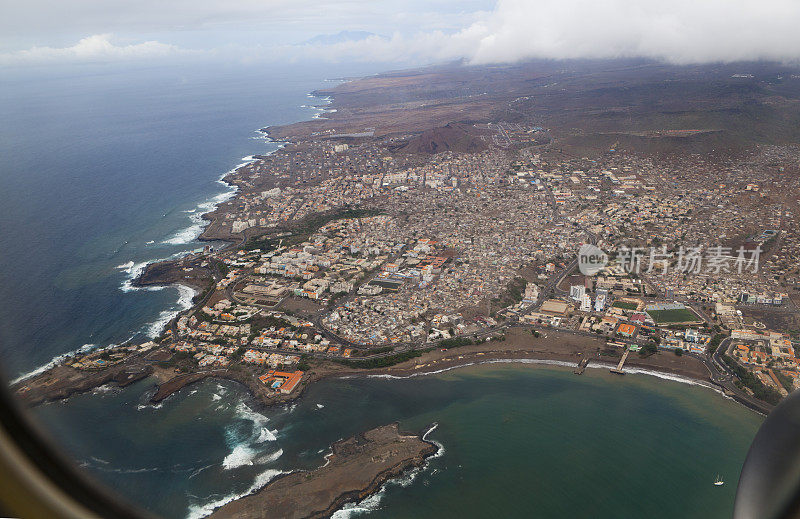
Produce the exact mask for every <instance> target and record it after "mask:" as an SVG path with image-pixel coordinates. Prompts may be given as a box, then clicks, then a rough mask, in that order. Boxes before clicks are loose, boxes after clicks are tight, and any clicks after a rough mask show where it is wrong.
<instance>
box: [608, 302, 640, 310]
mask: <svg viewBox="0 0 800 519" xmlns="http://www.w3.org/2000/svg"><path fill="white" fill-rule="evenodd" d="M611 306H613V307H614V308H622V309H623V310H636V309H637V308H639V305H638V304H636V303H629V302H628V301H614V304H612V305H611Z"/></svg>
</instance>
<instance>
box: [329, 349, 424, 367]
mask: <svg viewBox="0 0 800 519" xmlns="http://www.w3.org/2000/svg"><path fill="white" fill-rule="evenodd" d="M432 350H433V348H427V349H424V350H412V351H405V352H403V353H397V354H395V355H388V356H386V357H379V358H376V359H359V360H354V359H342V360H337V361H336V362H338V363H339V364H344V365H345V366H349V367H351V368H359V369H375V368H388V367H389V366H394V365H395V364H400V363H401V362H405V361H407V360H411V359H413V358H416V357H419V356H420V355H423V354H425V353H428V352H429V351H432Z"/></svg>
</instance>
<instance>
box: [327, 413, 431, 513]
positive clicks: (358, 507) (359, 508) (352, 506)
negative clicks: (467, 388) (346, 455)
mask: <svg viewBox="0 0 800 519" xmlns="http://www.w3.org/2000/svg"><path fill="white" fill-rule="evenodd" d="M437 427H439V424H438V423H434V424H433V425H431V427H430V428H429V429H428V430H427V431H425V434H423V435H422V439H423V440H425V441H429V442H431V443H433V444H434V445H436V447H437V450H436V452H435V453H434V454H433V455H431V456H429V457H428V458H427V459H426V460H425V463H423V464H422V465H421V466H419V467H415V468H414V469H412V470H410V471H409V472H408V473H407V474H404V475H402V476H400V477H399V478H396V479H390V480H388V481H386V483H384V484H383V485H382V486H381V488H380V490H378V491H377V492H375V493H374V494H372V495H371V496H369V497H367V498H366V499H364V500H362V501H359V502H357V503H345V505H344V506H342V508H341V509H339V510H337V511H336V512H334V514H333V515H332V516H331V519H350V518H351V517H353V516H358V515H361V514H368V513H370V512H375V511H377V510H379V509H380V503H381V500H382V499H383V497H384V496H385V495H386V489H387V488H388V487H390V486H392V485H394V486H398V487H401V488H405V487H407V486H409V485H410V484H411V483H413V482H414V480H415V479H416V478H417V476H418V475H419V474H421V473H422V472H424V471H425V470H427V469H428V467H429V466H430V462H431V460H433V459H436V458H441V457H442V456H444V445H442V444H441V443H439V442H437V441H436V440H429V439H428V435H429V434H430V433H432V432H433V431H435V430H436V428H437ZM326 464H327V463H326Z"/></svg>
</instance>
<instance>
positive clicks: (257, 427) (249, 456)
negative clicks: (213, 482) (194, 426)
mask: <svg viewBox="0 0 800 519" xmlns="http://www.w3.org/2000/svg"><path fill="white" fill-rule="evenodd" d="M235 416H236V417H237V418H240V419H243V420H248V421H250V422H252V424H253V425H252V432H251V434H250V436H249V437H248V438H247V439H246V440H244V441H240V442H239V443H237V444H236V445H234V446H233V450H232V451H231V453H230V454H228V455H227V456H225V459H224V460H222V468H223V469H225V470H230V469H234V468H238V467H243V466H245V465H253V464H254V463H257V464H264V463H269V462H271V461H274V460H276V459H278V457H279V456H280V455H281V454H283V451H282V450H280V449H279V450H278V452H277V453H275V452H274V453H272V454H268V455H266V456H261V455H262V452H261V451H260V450H259V447H258V445H260V444H263V443H266V442H274V441H276V440H277V439H278V438H277V436H275V434H276V433H277V431H270V430H269V428H268V427H267V422H269V418H267V417H266V416H264V415H262V414H260V413H257V412H255V411H253V410H252V409H250V408H249V407H248V406H247V405H246V404H245V403H244V402H242V403H240V404H239V405H237V406H236V414H235Z"/></svg>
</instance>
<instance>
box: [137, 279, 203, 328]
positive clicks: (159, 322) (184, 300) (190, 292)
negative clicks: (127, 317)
mask: <svg viewBox="0 0 800 519" xmlns="http://www.w3.org/2000/svg"><path fill="white" fill-rule="evenodd" d="M171 286H174V287H176V288H177V289H178V300H177V301H176V302H175V304H174V305H173V306H172V307H171V308H170V309H169V310H162V311H161V313H160V314H158V318H157V319H156V320H155V321H153V322H152V323H148V324H146V325H144V327H143V331H144V332H145V333H146V334H147V336H148V337H150V338H155V337H158V336H159V335H161V332H162V331H164V327H165V326H167V323H169V322H170V321H171V320H172V319H174V318H175V316H177V315H178V314H179V313H181V312H183V311H184V310H188V309H189V308H191V307H192V299H194V296H195V295H197V292H196V291H195V290H194V289H193V288H191V287H187V286H186V285H171Z"/></svg>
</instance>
